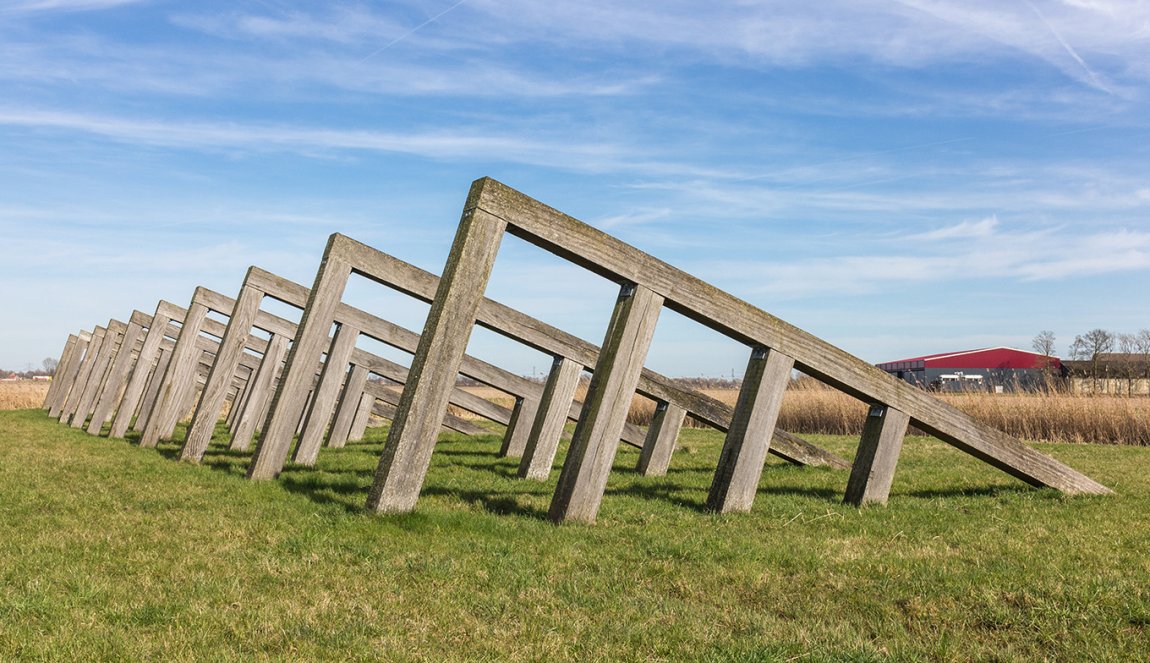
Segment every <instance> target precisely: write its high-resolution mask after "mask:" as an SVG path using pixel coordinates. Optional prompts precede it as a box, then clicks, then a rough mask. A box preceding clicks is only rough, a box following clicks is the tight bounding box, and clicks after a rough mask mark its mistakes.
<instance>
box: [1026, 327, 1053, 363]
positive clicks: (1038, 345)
mask: <svg viewBox="0 0 1150 663" xmlns="http://www.w3.org/2000/svg"><path fill="white" fill-rule="evenodd" d="M1054 340H1055V339H1054V332H1052V331H1050V330H1049V329H1044V330H1042V331H1040V332H1038V335H1037V336H1035V337H1034V340H1033V341H1031V342H1030V347H1032V348H1034V351H1035V352H1037V353H1038V354H1040V355H1046V356H1047V357H1053V356H1054Z"/></svg>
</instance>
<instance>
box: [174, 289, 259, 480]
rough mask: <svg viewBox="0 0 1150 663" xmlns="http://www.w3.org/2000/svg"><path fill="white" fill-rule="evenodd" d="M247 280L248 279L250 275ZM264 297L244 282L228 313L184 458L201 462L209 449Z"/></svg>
mask: <svg viewBox="0 0 1150 663" xmlns="http://www.w3.org/2000/svg"><path fill="white" fill-rule="evenodd" d="M249 273H250V270H249ZM244 280H245V282H246V280H247V278H246V277H245V279H244ZM263 298H264V293H263V292H261V291H260V290H257V289H256V288H253V287H251V286H250V285H244V286H243V287H242V288H241V289H240V295H239V297H238V298H237V299H236V304H235V306H233V307H232V313H231V315H230V316H228V325H227V327H226V328H225V329H224V336H223V338H221V339H220V347H219V349H218V350H217V351H216V359H215V361H214V362H213V363H212V368H211V370H210V371H209V372H208V381H207V383H206V384H204V393H203V395H202V396H200V404H199V406H197V407H196V412H195V414H193V415H192V423H191V424H190V425H189V426H188V434H187V436H186V437H185V438H184V447H183V449H181V450H180V460H188V461H192V462H196V463H198V462H200V460H201V459H202V458H203V457H204V452H206V451H207V450H208V444H209V443H210V442H211V441H212V433H214V432H215V430H216V422H218V421H219V418H220V412H221V411H222V410H223V408H224V399H225V398H227V395H228V387H229V386H230V385H231V382H232V375H233V374H235V372H236V367H237V366H239V364H240V355H241V354H243V351H244V345H245V344H246V343H247V340H248V335H249V334H250V333H251V331H252V325H253V323H255V320H256V313H257V312H258V311H259V309H260V302H262V301H263Z"/></svg>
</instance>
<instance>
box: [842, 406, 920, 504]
mask: <svg viewBox="0 0 1150 663" xmlns="http://www.w3.org/2000/svg"><path fill="white" fill-rule="evenodd" d="M909 424H910V417H909V416H907V414H906V413H905V412H899V411H898V410H896V409H894V408H892V407H887V406H885V405H872V406H871V408H870V411H869V412H867V418H866V423H865V424H863V433H862V440H861V441H860V442H859V448H858V453H856V454H855V462H854V466H853V467H852V468H851V476H850V480H848V481H847V490H846V496H845V497H844V498H843V501H844V502H846V503H847V504H853V505H855V506H862V505H864V504H868V503H876V504H886V500H887V497H889V496H890V486H891V484H892V483H893V482H894V471H895V467H896V466H897V465H898V455H899V452H900V451H901V450H902V440H903V438H904V437H906V430H907V427H908V426H909Z"/></svg>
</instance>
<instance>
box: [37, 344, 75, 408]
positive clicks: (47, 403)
mask: <svg viewBox="0 0 1150 663" xmlns="http://www.w3.org/2000/svg"><path fill="white" fill-rule="evenodd" d="M82 352H83V351H82V350H80V337H79V336H77V335H76V334H68V341H67V342H66V343H64V351H63V352H62V353H60V363H58V364H56V372H55V374H54V375H53V376H52V382H51V383H50V384H49V385H48V393H47V394H45V395H44V409H45V410H47V411H51V409H52V406H54V405H55V404H56V401H57V400H58V399H59V396H60V391H61V390H62V389H64V388H65V387H64V385H65V384H66V380H65V378H64V376H65V375H68V373H69V371H70V370H71V367H72V364H73V363H75V361H76V356H77V354H80V353H82Z"/></svg>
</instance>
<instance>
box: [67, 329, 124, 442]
mask: <svg viewBox="0 0 1150 663" xmlns="http://www.w3.org/2000/svg"><path fill="white" fill-rule="evenodd" d="M126 329H127V326H126V325H125V324H124V323H122V322H120V321H119V320H112V321H111V322H109V323H108V331H107V332H106V333H105V334H104V342H103V344H102V345H101V346H100V353H99V354H98V355H97V356H96V363H95V364H94V365H93V367H92V373H91V375H90V376H89V377H88V384H86V385H84V393H83V395H82V396H81V397H80V402H79V403H78V404H77V405H76V412H75V413H74V414H73V415H72V421H71V426H72V428H83V427H84V424H85V423H87V421H88V415H90V414H92V411H93V410H94V409H95V408H96V399H97V398H99V396H100V393H101V392H102V391H103V388H104V382H105V381H106V380H107V378H108V368H109V367H110V366H111V365H112V360H113V359H115V358H116V355H117V354H119V352H120V341H121V340H122V339H123V338H124V331H125V330H126ZM101 423H102V422H101Z"/></svg>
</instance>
